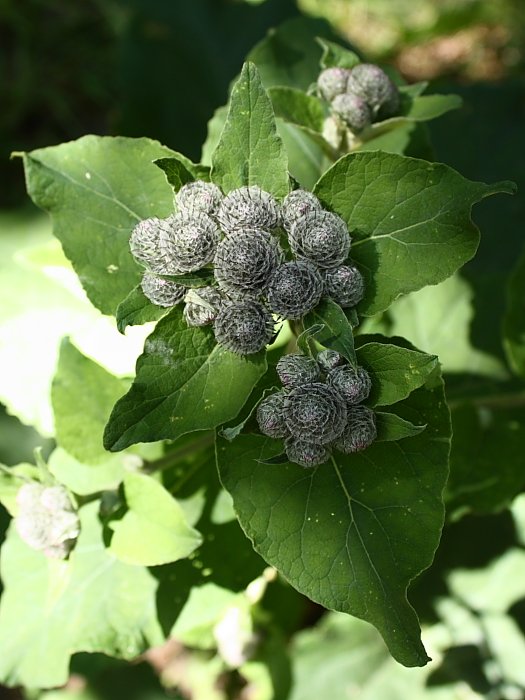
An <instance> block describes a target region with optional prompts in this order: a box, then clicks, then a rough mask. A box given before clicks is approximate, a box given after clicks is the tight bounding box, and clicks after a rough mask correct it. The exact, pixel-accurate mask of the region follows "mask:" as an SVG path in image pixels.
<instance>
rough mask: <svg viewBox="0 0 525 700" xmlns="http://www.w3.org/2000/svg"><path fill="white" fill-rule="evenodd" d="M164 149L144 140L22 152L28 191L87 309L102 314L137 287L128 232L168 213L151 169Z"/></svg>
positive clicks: (168, 193)
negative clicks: (50, 224)
mask: <svg viewBox="0 0 525 700" xmlns="http://www.w3.org/2000/svg"><path fill="white" fill-rule="evenodd" d="M172 155H173V152H172V151H170V149H168V148H165V147H164V146H161V145H160V144H159V143H157V142H156V141H151V140H150V139H128V138H121V137H118V138H111V137H99V136H84V137H83V138H81V139H79V140H78V141H72V142H70V143H65V144H62V145H60V146H53V147H51V148H43V149H39V150H36V151H32V152H31V153H25V154H24V155H23V158H24V166H25V171H26V181H27V189H28V192H29V194H30V196H31V198H32V199H33V201H34V202H35V204H36V205H37V206H39V207H41V208H42V209H44V210H45V211H47V212H48V213H49V214H50V215H51V217H52V220H53V232H54V234H55V236H56V237H57V238H58V239H59V240H60V242H61V243H62V246H63V248H64V252H65V254H66V255H67V257H68V258H69V259H70V260H71V262H72V263H73V267H74V268H75V272H76V273H77V274H78V276H79V277H80V280H81V281H82V284H83V286H84V289H85V290H86V292H87V294H88V297H89V298H90V300H91V301H92V303H93V304H94V305H95V306H96V307H97V308H99V309H100V310H101V311H102V312H103V313H106V314H112V313H114V312H115V310H116V308H117V305H118V304H119V302H120V301H121V300H122V299H123V298H124V297H125V296H126V295H127V294H129V292H130V291H131V290H132V289H133V287H135V285H136V284H137V283H138V282H139V280H140V268H139V267H138V265H137V264H136V263H135V261H134V260H133V258H132V256H131V253H130V251H129V236H130V233H131V231H132V229H133V228H134V226H135V225H136V224H137V223H138V222H139V221H141V220H142V219H146V218H148V217H150V216H159V217H165V216H168V215H169V214H171V213H172V211H173V192H172V190H171V187H170V186H169V185H168V183H167V182H166V180H165V178H164V177H163V174H162V173H161V172H160V171H159V169H158V168H155V167H154V165H153V164H152V162H151V161H152V160H155V159H157V158H160V157H162V156H172Z"/></svg>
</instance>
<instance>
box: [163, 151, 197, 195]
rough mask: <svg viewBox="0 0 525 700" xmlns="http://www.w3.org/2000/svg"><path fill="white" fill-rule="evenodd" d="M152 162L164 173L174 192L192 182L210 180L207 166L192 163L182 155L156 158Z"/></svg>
mask: <svg viewBox="0 0 525 700" xmlns="http://www.w3.org/2000/svg"><path fill="white" fill-rule="evenodd" d="M153 162H154V163H155V165H156V166H157V167H158V168H160V169H161V170H162V171H163V172H164V174H165V176H166V180H167V181H168V182H169V184H170V185H171V186H172V188H173V190H174V191H175V192H178V191H179V190H180V188H181V187H182V186H183V185H185V184H187V183H188V182H192V181H193V180H206V181H209V179H210V169H209V168H208V167H207V166H205V165H200V164H199V165H196V164H195V163H192V162H191V160H190V159H189V158H186V156H183V155H182V153H177V154H176V155H175V157H170V158H157V160H154V161H153Z"/></svg>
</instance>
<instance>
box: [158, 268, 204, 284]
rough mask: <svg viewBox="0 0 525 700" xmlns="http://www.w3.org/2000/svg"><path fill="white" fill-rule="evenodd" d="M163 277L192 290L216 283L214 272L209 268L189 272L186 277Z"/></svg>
mask: <svg viewBox="0 0 525 700" xmlns="http://www.w3.org/2000/svg"><path fill="white" fill-rule="evenodd" d="M162 277H165V278H166V279H169V280H171V281H172V282H176V283H177V284H181V285H182V286H183V287H189V288H190V289H198V288H199V287H207V286H208V285H210V284H212V282H213V281H214V275H213V270H212V269H211V268H207V267H204V268H202V269H201V270H196V271H195V272H188V273H186V274H184V275H162Z"/></svg>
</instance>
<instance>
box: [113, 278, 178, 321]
mask: <svg viewBox="0 0 525 700" xmlns="http://www.w3.org/2000/svg"><path fill="white" fill-rule="evenodd" d="M168 310H169V309H167V308H165V307H164V306H156V305H155V304H152V303H151V301H150V300H149V299H148V298H147V297H146V296H145V295H144V292H143V291H142V287H141V286H140V284H138V285H137V286H136V287H134V288H133V289H132V290H131V292H130V293H129V294H128V296H127V297H126V298H125V299H123V300H122V301H121V302H120V304H119V305H118V306H117V311H116V314H115V316H116V319H117V328H118V329H119V331H120V332H121V333H125V332H126V328H127V327H128V326H141V325H143V324H144V323H150V322H152V321H158V320H159V318H162V317H163V316H165V315H166V314H167V313H168Z"/></svg>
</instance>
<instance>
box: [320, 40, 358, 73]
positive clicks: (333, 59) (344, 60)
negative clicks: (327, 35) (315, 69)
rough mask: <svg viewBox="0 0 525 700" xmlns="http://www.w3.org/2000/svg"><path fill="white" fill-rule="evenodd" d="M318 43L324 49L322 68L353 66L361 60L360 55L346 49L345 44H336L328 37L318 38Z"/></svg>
mask: <svg viewBox="0 0 525 700" xmlns="http://www.w3.org/2000/svg"><path fill="white" fill-rule="evenodd" d="M317 43H318V44H319V45H320V46H321V48H322V49H323V55H322V56H321V68H333V67H334V66H336V67H338V68H353V67H354V66H356V65H357V64H358V63H360V62H361V59H360V58H359V56H358V55H357V54H356V53H354V52H353V51H349V50H348V49H345V48H344V47H343V46H340V45H339V44H336V43H335V42H333V41H328V40H327V39H321V38H319V37H318V38H317Z"/></svg>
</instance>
